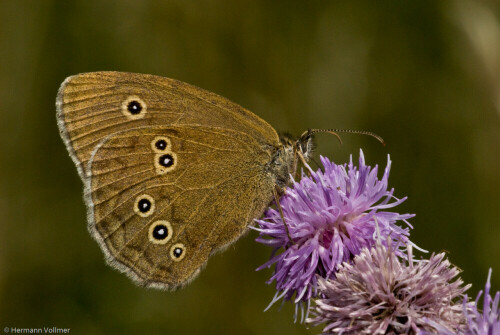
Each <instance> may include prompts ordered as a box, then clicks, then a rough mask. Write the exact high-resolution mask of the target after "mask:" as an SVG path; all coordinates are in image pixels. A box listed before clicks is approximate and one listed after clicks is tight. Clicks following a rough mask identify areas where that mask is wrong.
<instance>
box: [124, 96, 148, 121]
mask: <svg viewBox="0 0 500 335" xmlns="http://www.w3.org/2000/svg"><path fill="white" fill-rule="evenodd" d="M122 112H123V114H125V116H126V117H127V118H129V119H131V120H136V119H141V118H143V117H144V115H145V114H146V104H145V103H144V101H143V100H142V99H141V98H139V97H137V96H135V95H133V96H130V97H128V98H127V99H126V100H125V101H124V102H123V104H122Z"/></svg>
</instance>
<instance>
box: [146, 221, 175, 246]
mask: <svg viewBox="0 0 500 335" xmlns="http://www.w3.org/2000/svg"><path fill="white" fill-rule="evenodd" d="M159 225H163V226H165V227H167V237H165V238H164V239H163V240H158V239H156V238H154V236H153V231H154V229H155V227H157V226H159ZM173 233H174V231H173V230H172V225H171V224H170V222H168V221H166V220H158V221H155V222H153V223H152V224H151V226H149V232H148V237H149V241H150V242H152V243H154V244H165V243H167V242H168V241H170V239H171V238H172V235H173Z"/></svg>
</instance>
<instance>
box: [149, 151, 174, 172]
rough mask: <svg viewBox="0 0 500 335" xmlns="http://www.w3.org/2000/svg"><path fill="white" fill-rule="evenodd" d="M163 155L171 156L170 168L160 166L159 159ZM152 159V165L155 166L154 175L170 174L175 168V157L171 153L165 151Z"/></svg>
mask: <svg viewBox="0 0 500 335" xmlns="http://www.w3.org/2000/svg"><path fill="white" fill-rule="evenodd" d="M163 155H170V156H172V160H173V161H174V163H173V164H172V166H169V167H165V166H163V165H160V157H161V156H163ZM154 159H155V161H154V164H155V169H156V173H158V174H164V173H167V172H170V171H172V170H174V169H175V167H176V166H177V155H176V154H175V153H173V152H171V151H165V152H162V153H161V154H156V155H155V158H154Z"/></svg>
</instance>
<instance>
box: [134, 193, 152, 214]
mask: <svg viewBox="0 0 500 335" xmlns="http://www.w3.org/2000/svg"><path fill="white" fill-rule="evenodd" d="M154 210H155V201H154V199H153V197H151V196H150V195H147V194H141V195H140V196H138V197H137V198H136V199H135V203H134V212H136V213H137V214H138V215H139V216H142V217H143V218H145V217H147V216H150V215H151V214H153V212H154Z"/></svg>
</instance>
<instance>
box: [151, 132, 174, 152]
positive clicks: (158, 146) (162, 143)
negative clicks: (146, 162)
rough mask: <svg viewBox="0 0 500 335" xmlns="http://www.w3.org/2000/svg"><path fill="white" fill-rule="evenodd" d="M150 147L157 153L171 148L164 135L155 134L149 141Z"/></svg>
mask: <svg viewBox="0 0 500 335" xmlns="http://www.w3.org/2000/svg"><path fill="white" fill-rule="evenodd" d="M151 148H152V149H153V151H154V152H157V153H161V152H165V151H167V150H168V149H170V148H171V145H170V140H169V139H168V138H167V137H165V136H157V137H155V139H154V140H153V141H152V142H151Z"/></svg>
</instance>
